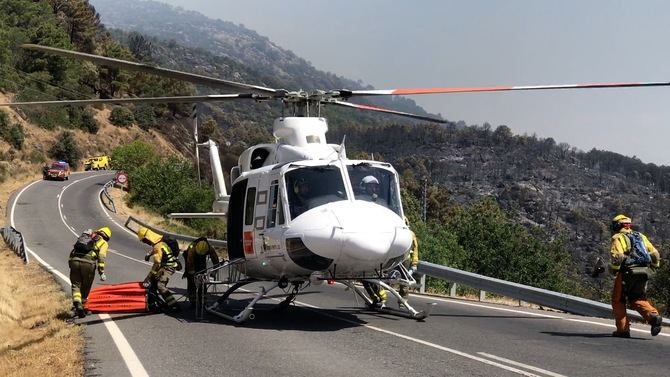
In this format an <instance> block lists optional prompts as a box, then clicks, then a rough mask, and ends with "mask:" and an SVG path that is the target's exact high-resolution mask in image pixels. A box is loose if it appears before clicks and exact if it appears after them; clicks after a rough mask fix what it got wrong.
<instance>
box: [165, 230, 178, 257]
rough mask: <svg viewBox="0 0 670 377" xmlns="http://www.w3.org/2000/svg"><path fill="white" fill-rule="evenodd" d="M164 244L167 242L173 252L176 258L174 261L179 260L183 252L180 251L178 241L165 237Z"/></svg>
mask: <svg viewBox="0 0 670 377" xmlns="http://www.w3.org/2000/svg"><path fill="white" fill-rule="evenodd" d="M163 242H165V243H166V244H167V245H168V246H169V247H170V251H172V256H174V259H177V258H179V253H181V250H179V242H177V239H176V238H174V237H172V236H168V235H164V236H163Z"/></svg>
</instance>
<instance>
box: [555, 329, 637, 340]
mask: <svg viewBox="0 0 670 377" xmlns="http://www.w3.org/2000/svg"><path fill="white" fill-rule="evenodd" d="M542 334H547V335H551V336H563V337H577V338H613V337H612V334H611V333H605V334H602V333H601V334H593V333H575V332H561V331H542ZM614 339H619V338H614ZM629 339H638V340H649V339H648V338H637V337H634V336H632V337H630V338H629ZM626 340H628V339H626Z"/></svg>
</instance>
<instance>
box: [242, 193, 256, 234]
mask: <svg viewBox="0 0 670 377" xmlns="http://www.w3.org/2000/svg"><path fill="white" fill-rule="evenodd" d="M255 201H256V188H255V187H249V188H248V189H247V201H246V202H245V204H244V225H253V224H254V207H255V204H256V203H255Z"/></svg>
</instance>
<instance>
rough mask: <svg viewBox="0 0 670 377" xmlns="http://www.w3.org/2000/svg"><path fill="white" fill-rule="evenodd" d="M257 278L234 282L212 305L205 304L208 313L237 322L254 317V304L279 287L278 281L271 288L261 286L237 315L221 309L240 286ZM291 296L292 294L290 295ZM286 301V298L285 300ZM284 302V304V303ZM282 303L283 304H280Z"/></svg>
mask: <svg viewBox="0 0 670 377" xmlns="http://www.w3.org/2000/svg"><path fill="white" fill-rule="evenodd" d="M253 282H255V280H247V281H240V282H237V283H235V284H233V285H232V286H231V287H230V288H228V290H227V291H226V292H225V293H224V294H223V296H221V297H219V299H218V300H216V302H214V304H212V305H210V306H205V311H207V313H210V314H213V315H215V316H218V317H221V318H224V319H227V320H229V321H233V322H235V323H242V322H244V321H246V320H247V319H254V314H253V311H254V305H255V304H256V303H257V302H258V300H261V299H263V298H265V297H266V296H267V295H268V293H270V292H271V291H272V290H273V289H275V288H277V287H278V286H279V283H278V282H274V283H272V285H271V286H270V288H269V289H266V288H265V287H261V289H260V291H259V292H256V293H255V295H254V298H253V299H252V300H251V302H250V303H248V304H247V306H245V307H244V309H242V310H241V311H240V312H239V313H237V314H236V315H229V314H226V313H223V312H221V311H220V310H219V309H225V307H226V301H227V300H228V297H229V296H230V295H231V294H232V293H233V292H235V291H236V290H238V289H239V288H241V287H243V286H245V285H247V284H249V283H253ZM289 297H290V296H289ZM284 302H286V300H284ZM284 302H282V304H283V303H284ZM288 304H290V301H289V302H288V303H287V304H286V306H288ZM280 305H281V304H280Z"/></svg>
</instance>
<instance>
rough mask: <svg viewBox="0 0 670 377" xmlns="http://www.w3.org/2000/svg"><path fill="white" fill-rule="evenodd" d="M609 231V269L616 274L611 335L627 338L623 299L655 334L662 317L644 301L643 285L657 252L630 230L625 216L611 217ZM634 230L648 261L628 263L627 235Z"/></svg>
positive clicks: (657, 261)
mask: <svg viewBox="0 0 670 377" xmlns="http://www.w3.org/2000/svg"><path fill="white" fill-rule="evenodd" d="M611 230H612V245H611V247H610V254H611V264H610V271H611V272H612V273H614V274H616V278H615V279H614V289H613V291H612V311H613V312H614V320H615V324H616V331H615V332H613V333H612V336H614V337H618V338H630V322H629V321H628V317H627V316H626V302H628V303H629V304H630V305H631V307H632V308H633V309H635V310H637V312H638V313H640V315H641V316H642V317H643V318H644V320H645V321H646V322H647V323H648V324H649V325H651V335H652V336H656V335H658V333H659V332H661V326H662V323H663V318H661V316H660V315H659V314H658V310H656V308H654V307H653V306H652V305H651V304H650V303H649V301H647V297H646V285H647V279H648V278H649V275H648V274H649V268H650V267H651V268H658V267H659V266H660V254H659V252H658V250H656V248H655V247H654V245H652V244H651V242H649V239H647V237H646V236H645V235H644V234H642V233H639V232H635V231H634V230H633V229H632V220H631V219H630V217H628V216H625V215H617V216H616V217H615V218H614V219H612V224H611ZM635 233H637V234H638V235H639V237H640V239H641V240H642V243H644V248H645V249H646V250H647V252H648V254H649V256H650V257H651V258H650V259H651V261H650V262H649V263H648V264H647V263H644V264H642V265H640V264H636V263H631V262H630V258H628V257H629V255H630V254H631V251H632V248H633V246H632V245H631V243H632V241H631V237H629V235H632V234H635Z"/></svg>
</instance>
